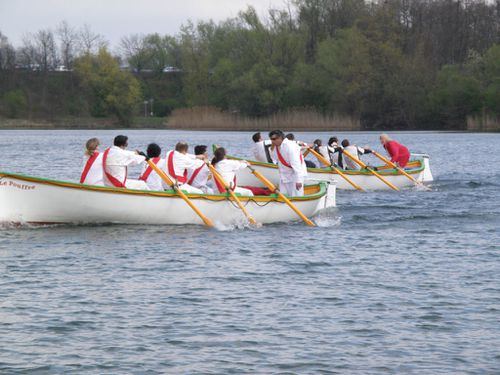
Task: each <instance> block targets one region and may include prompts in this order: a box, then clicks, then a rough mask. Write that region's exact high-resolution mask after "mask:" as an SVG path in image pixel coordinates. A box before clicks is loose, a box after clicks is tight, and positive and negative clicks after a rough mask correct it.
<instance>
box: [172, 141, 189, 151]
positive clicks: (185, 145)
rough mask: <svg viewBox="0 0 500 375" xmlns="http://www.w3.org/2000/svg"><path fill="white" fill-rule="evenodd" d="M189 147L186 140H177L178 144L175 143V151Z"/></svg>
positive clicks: (185, 149)
mask: <svg viewBox="0 0 500 375" xmlns="http://www.w3.org/2000/svg"><path fill="white" fill-rule="evenodd" d="M188 148H189V146H188V144H187V143H186V142H177V144H176V145H175V151H178V152H184V151H187V150H188Z"/></svg>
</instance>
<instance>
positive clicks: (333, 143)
mask: <svg viewBox="0 0 500 375" xmlns="http://www.w3.org/2000/svg"><path fill="white" fill-rule="evenodd" d="M326 147H327V151H328V158H327V159H328V160H330V162H331V163H332V164H333V165H338V164H339V155H340V151H341V150H342V148H341V147H340V146H339V140H338V138H337V137H330V139H329V140H328V146H326Z"/></svg>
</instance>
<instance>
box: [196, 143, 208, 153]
mask: <svg viewBox="0 0 500 375" xmlns="http://www.w3.org/2000/svg"><path fill="white" fill-rule="evenodd" d="M205 152H207V146H205V145H197V146H194V154H195V155H203V154H204V153H205Z"/></svg>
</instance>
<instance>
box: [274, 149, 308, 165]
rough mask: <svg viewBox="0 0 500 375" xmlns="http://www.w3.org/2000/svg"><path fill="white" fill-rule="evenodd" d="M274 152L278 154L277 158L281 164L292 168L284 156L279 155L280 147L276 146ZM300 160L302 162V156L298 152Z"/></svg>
mask: <svg viewBox="0 0 500 375" xmlns="http://www.w3.org/2000/svg"><path fill="white" fill-rule="evenodd" d="M276 152H277V154H278V160H279V161H280V163H281V164H283V165H284V166H285V167H288V168H292V166H291V165H290V164H288V162H287V161H286V160H285V158H284V157H283V156H282V155H281V152H280V148H279V147H276ZM300 162H301V163H303V162H304V156H302V153H301V154H300Z"/></svg>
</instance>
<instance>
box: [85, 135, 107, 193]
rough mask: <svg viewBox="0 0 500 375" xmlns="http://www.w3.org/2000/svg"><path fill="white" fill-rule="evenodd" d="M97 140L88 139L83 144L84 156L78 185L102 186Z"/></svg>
mask: <svg viewBox="0 0 500 375" xmlns="http://www.w3.org/2000/svg"><path fill="white" fill-rule="evenodd" d="M100 144H101V142H99V139H97V138H90V139H89V140H88V141H87V143H86V144H85V148H86V150H85V155H84V157H83V171H82V174H81V176H80V183H81V184H87V185H99V186H103V185H104V182H103V177H102V153H100V152H99V145H100Z"/></svg>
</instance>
